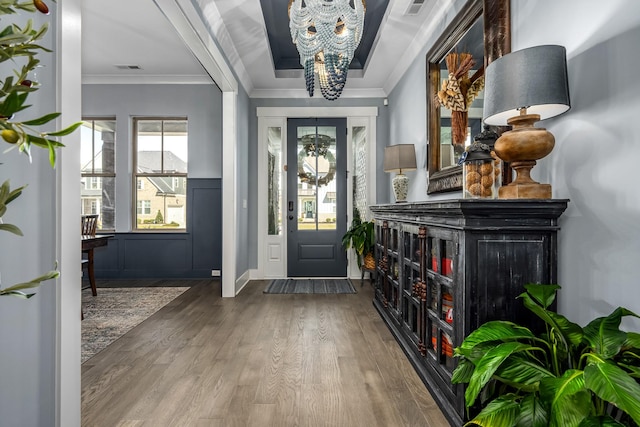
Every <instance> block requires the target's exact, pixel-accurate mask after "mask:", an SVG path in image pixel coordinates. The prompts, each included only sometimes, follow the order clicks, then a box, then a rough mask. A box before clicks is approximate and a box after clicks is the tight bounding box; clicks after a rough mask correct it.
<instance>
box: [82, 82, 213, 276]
mask: <svg viewBox="0 0 640 427" xmlns="http://www.w3.org/2000/svg"><path fill="white" fill-rule="evenodd" d="M82 90H83V93H82V114H83V116H84V117H105V116H107V117H110V116H115V117H116V190H117V191H116V194H117V199H116V231H117V232H118V234H117V236H116V237H115V238H114V239H113V240H112V241H111V242H110V244H109V245H108V247H107V248H101V249H97V250H96V275H97V276H98V277H117V278H133V277H206V276H210V274H211V273H210V271H209V273H208V274H207V273H206V272H207V270H212V269H220V266H221V263H220V261H219V259H218V258H220V244H221V239H220V236H219V235H218V236H216V235H215V234H212V235H211V236H210V238H211V240H210V241H211V242H216V245H215V247H209V248H208V249H209V250H210V251H212V252H214V253H216V254H218V256H217V258H216V259H215V260H213V262H212V260H210V259H209V254H204V253H202V251H197V250H193V245H194V233H195V234H198V233H201V232H207V233H208V232H209V231H210V230H207V231H205V230H204V229H202V230H201V229H200V228H193V224H192V223H196V222H197V223H202V224H204V222H202V221H201V220H202V219H204V218H205V217H206V216H207V215H210V216H211V220H212V221H214V220H215V221H219V220H220V208H221V207H220V201H219V200H218V203H217V206H216V208H217V210H216V211H215V212H190V210H191V209H190V208H191V207H192V206H194V205H193V199H192V198H190V200H188V202H187V215H189V221H190V223H189V224H188V225H187V227H188V229H187V231H188V233H170V234H162V233H153V234H147V233H145V235H144V236H142V235H141V234H140V233H128V232H129V231H130V230H131V224H132V217H131V212H132V210H131V203H132V184H131V177H132V167H133V166H132V160H131V159H132V151H133V150H132V135H133V129H132V118H133V117H136V116H138V117H140V116H157V117H176V116H177V117H181V116H186V117H187V118H188V121H189V183H196V182H200V183H202V182H205V184H204V185H205V186H206V187H207V189H208V190H211V191H210V194H211V195H212V196H213V197H214V198H218V197H219V194H220V182H219V180H220V178H221V176H222V93H221V92H220V90H219V89H218V87H217V86H215V85H214V84H210V85H202V84H197V85H196V84H194V85H191V84H185V85H83V87H82ZM211 179H215V180H217V181H218V182H217V183H214V184H211V183H209V181H211ZM212 185H214V186H215V187H216V189H214V188H213V187H212ZM188 191H189V195H192V194H193V192H192V191H191V190H188ZM203 191H204V188H203V190H202V191H201V192H200V193H198V194H204V193H203ZM202 203H205V204H207V203H208V204H211V203H209V202H206V201H203V202H202ZM199 205H200V202H198V206H199ZM195 237H196V238H197V236H195ZM196 240H197V239H196ZM154 242H155V244H156V246H155V247H156V248H157V247H162V248H163V251H164V252H165V253H166V256H165V258H164V259H162V258H159V257H158V256H156V254H151V253H150V252H149V251H148V250H147V249H148V248H149V245H154ZM157 245H160V246H157ZM169 248H173V250H170V249H169ZM125 252H126V254H125ZM171 253H179V254H181V255H182V256H180V257H177V256H171ZM130 259H135V260H137V261H136V262H135V263H132V262H129V261H126V260H130ZM205 259H207V260H208V261H207V262H208V264H210V266H209V267H208V268H195V267H194V266H202V265H204V263H205V261H204V260H205ZM160 267H162V268H160Z"/></svg>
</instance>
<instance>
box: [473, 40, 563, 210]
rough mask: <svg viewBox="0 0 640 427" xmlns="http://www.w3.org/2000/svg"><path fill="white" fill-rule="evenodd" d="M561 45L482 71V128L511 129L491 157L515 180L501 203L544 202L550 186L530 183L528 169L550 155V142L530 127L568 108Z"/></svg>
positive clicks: (535, 49)
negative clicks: (503, 164) (505, 165)
mask: <svg viewBox="0 0 640 427" xmlns="http://www.w3.org/2000/svg"><path fill="white" fill-rule="evenodd" d="M567 80H568V79H567V59H566V51H565V48H564V47H563V46H556V45H544V46H536V47H531V48H528V49H522V50H519V51H516V52H512V53H509V54H507V55H504V56H502V57H500V58H498V59H496V60H495V61H493V62H492V63H491V64H489V65H488V66H487V69H486V71H485V89H484V109H483V114H484V123H485V124H488V125H496V126H504V125H510V126H513V129H512V130H510V131H508V132H505V133H503V134H502V136H501V137H500V138H498V140H497V141H496V143H495V147H494V149H495V152H496V154H497V155H498V157H500V158H501V159H502V160H504V161H505V162H509V163H510V165H511V167H512V168H513V169H514V170H515V171H516V174H517V176H516V179H515V181H513V182H512V183H510V184H509V185H507V186H503V187H500V189H499V190H498V197H499V198H501V199H550V198H551V185H550V184H540V183H538V182H536V181H534V180H533V179H531V176H530V173H531V168H533V167H534V166H535V164H536V160H539V159H542V158H543V157H545V156H547V155H548V154H549V153H551V151H552V150H553V146H554V145H555V138H554V137H553V135H552V134H551V133H550V132H548V131H547V130H546V129H543V128H537V127H534V126H533V125H534V123H535V122H537V121H539V120H544V119H548V118H551V117H555V116H558V115H560V114H562V113H565V112H566V111H568V110H569V109H570V108H571V103H570V101H569V84H568V81H567Z"/></svg>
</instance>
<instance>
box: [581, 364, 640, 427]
mask: <svg viewBox="0 0 640 427" xmlns="http://www.w3.org/2000/svg"><path fill="white" fill-rule="evenodd" d="M590 361H591V363H589V364H588V365H587V366H586V367H585V369H584V381H585V386H586V387H587V388H588V389H589V390H591V391H593V392H594V393H595V394H596V395H597V396H598V397H599V398H601V399H603V400H605V401H607V402H611V403H613V404H614V405H616V406H617V407H618V408H620V409H622V410H623V411H624V412H626V413H627V414H629V416H631V418H633V420H634V421H635V422H636V424H640V384H638V383H637V382H636V380H634V379H633V378H632V377H631V376H630V375H629V374H627V373H626V372H625V371H623V370H622V369H621V368H619V367H618V366H616V365H615V364H614V363H613V362H611V361H602V362H594V361H595V358H591V359H590Z"/></svg>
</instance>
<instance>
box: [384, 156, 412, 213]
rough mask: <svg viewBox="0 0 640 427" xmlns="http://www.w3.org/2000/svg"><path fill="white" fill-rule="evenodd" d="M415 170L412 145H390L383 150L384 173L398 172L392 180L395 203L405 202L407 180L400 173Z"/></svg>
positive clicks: (407, 190)
mask: <svg viewBox="0 0 640 427" xmlns="http://www.w3.org/2000/svg"><path fill="white" fill-rule="evenodd" d="M403 170H405V171H408V170H416V149H415V147H414V145H413V144H398V145H390V146H388V147H385V148H384V171H385V172H398V174H397V175H396V176H395V177H394V178H393V181H392V183H393V193H394V194H395V196H396V203H400V202H406V201H407V193H408V192H409V178H407V176H406V175H405V174H403V173H402V171H403Z"/></svg>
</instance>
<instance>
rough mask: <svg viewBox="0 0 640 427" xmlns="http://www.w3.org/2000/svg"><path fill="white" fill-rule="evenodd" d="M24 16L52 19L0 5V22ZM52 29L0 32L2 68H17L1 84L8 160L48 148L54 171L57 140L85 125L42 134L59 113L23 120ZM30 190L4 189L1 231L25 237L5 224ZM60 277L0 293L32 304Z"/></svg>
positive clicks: (38, 2)
mask: <svg viewBox="0 0 640 427" xmlns="http://www.w3.org/2000/svg"><path fill="white" fill-rule="evenodd" d="M54 1H55V0H54ZM20 12H27V13H36V12H40V13H43V14H48V13H49V8H48V7H47V5H46V4H45V3H44V2H43V1H42V0H27V1H20V0H0V16H2V17H10V16H11V15H13V16H15V15H16V14H18V13H20ZM48 27H49V26H48V24H47V23H45V24H43V25H42V26H40V27H39V28H35V27H34V24H33V20H31V19H29V20H27V22H26V24H24V25H18V24H16V23H12V22H11V23H8V24H7V25H6V26H5V27H4V28H3V29H2V30H1V31H0V64H2V63H5V62H10V63H12V65H13V67H15V68H14V69H13V74H12V75H9V76H7V77H4V79H2V77H0V79H2V80H0V136H1V137H2V140H4V142H5V143H7V144H8V145H9V147H8V148H7V149H6V150H3V154H5V153H7V152H8V151H11V150H13V149H16V148H17V149H18V150H19V152H20V153H24V154H25V155H26V156H27V157H28V158H29V162H31V160H32V158H31V148H32V146H35V147H38V148H43V149H46V150H47V151H48V154H49V164H50V165H51V167H52V168H53V167H54V166H55V163H56V149H58V148H60V147H64V145H63V144H62V143H61V142H59V141H58V140H57V138H58V137H61V136H65V135H68V134H70V133H72V132H73V131H75V130H76V129H77V128H78V127H79V126H80V125H81V122H77V123H74V124H72V125H71V126H68V127H66V128H64V129H60V130H57V131H53V132H42V131H39V130H37V127H39V126H42V125H45V124H47V123H49V122H51V121H53V120H55V119H57V118H58V117H59V116H60V113H49V114H45V115H44V116H41V117H37V118H33V119H26V118H23V117H24V113H23V112H24V111H25V110H26V109H28V108H29V107H30V106H31V105H30V104H28V103H27V99H28V97H29V94H31V93H33V92H35V91H37V90H38V87H39V84H38V82H36V81H34V80H31V79H30V78H29V76H30V75H32V74H33V73H34V71H35V70H36V68H38V67H40V60H39V59H38V58H37V55H38V54H39V53H43V52H51V50H50V49H47V48H45V47H44V46H41V45H40V44H38V42H39V41H40V40H42V38H43V37H44V35H45V34H46V33H47V30H48ZM1 164H2V163H0V165H1ZM25 188H26V185H23V186H20V187H17V188H13V189H12V188H11V185H10V180H9V179H7V180H5V181H4V182H3V183H2V184H1V185H0V231H6V232H9V233H12V234H15V235H18V236H22V235H23V233H22V230H20V228H19V227H18V226H16V225H14V224H7V223H4V222H3V221H2V218H3V216H4V214H5V213H6V212H7V206H8V205H9V203H11V202H14V201H15V200H16V199H17V198H18V197H20V195H21V194H22V192H23V191H24V189H25ZM59 274H60V273H59V272H58V271H57V265H56V266H54V268H53V270H51V271H49V272H47V273H45V274H43V275H41V276H39V277H36V278H35V279H32V280H29V281H26V282H23V283H17V284H14V285H12V286H9V287H7V288H4V289H0V296H6V295H10V296H16V297H21V298H31V297H32V296H33V295H35V294H34V293H28V292H25V289H31V288H36V287H38V286H39V285H40V283H41V282H43V281H46V280H50V279H54V278H56V277H58V276H59Z"/></svg>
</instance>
